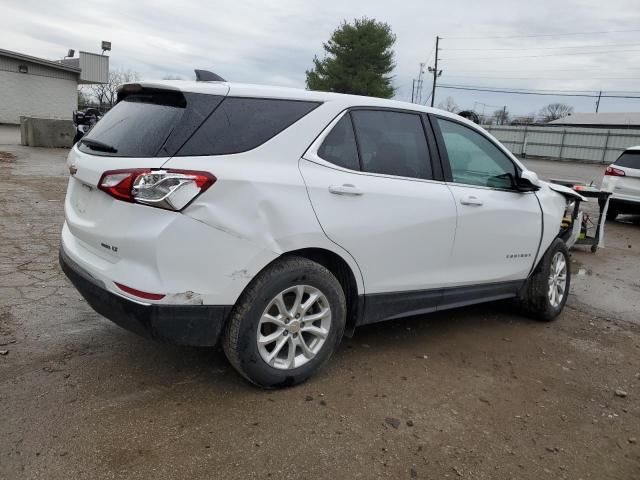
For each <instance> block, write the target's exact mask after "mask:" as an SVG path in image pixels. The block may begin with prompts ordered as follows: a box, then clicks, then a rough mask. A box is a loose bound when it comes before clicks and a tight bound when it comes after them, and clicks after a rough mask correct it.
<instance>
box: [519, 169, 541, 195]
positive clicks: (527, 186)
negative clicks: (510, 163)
mask: <svg viewBox="0 0 640 480" xmlns="http://www.w3.org/2000/svg"><path fill="white" fill-rule="evenodd" d="M541 187H542V183H541V182H540V179H539V178H538V175H537V174H536V173H535V172H532V171H531V170H523V171H522V172H520V175H519V176H518V178H516V188H517V189H518V190H520V191H521V192H535V191H536V190H540V188H541Z"/></svg>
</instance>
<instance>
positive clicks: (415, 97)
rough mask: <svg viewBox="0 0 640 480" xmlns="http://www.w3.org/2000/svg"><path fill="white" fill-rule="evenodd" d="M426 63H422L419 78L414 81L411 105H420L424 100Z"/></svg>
mask: <svg viewBox="0 0 640 480" xmlns="http://www.w3.org/2000/svg"><path fill="white" fill-rule="evenodd" d="M424 65H425V64H424V62H422V63H420V70H419V71H418V78H414V79H413V87H412V89H411V103H420V102H421V100H422V83H423V80H422V76H423V75H424Z"/></svg>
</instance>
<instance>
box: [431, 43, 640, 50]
mask: <svg viewBox="0 0 640 480" xmlns="http://www.w3.org/2000/svg"><path fill="white" fill-rule="evenodd" d="M638 46H640V44H638V43H605V44H601V45H596V44H590V45H567V46H564V47H509V48H502V47H500V48H441V49H440V50H445V51H454V50H455V51H493V50H500V51H505V50H508V51H521V50H562V49H565V48H593V47H595V48H605V47H638Z"/></svg>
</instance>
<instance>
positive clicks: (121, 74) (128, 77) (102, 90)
mask: <svg viewBox="0 0 640 480" xmlns="http://www.w3.org/2000/svg"><path fill="white" fill-rule="evenodd" d="M137 80H140V74H139V73H138V72H134V71H132V70H124V69H120V70H112V71H110V72H109V81H108V82H107V83H98V84H96V85H92V86H91V94H92V95H93V96H94V97H95V99H96V101H97V102H98V105H99V106H100V108H101V109H102V108H103V107H105V106H106V107H112V106H113V105H114V104H115V103H116V100H117V99H118V87H119V86H120V85H122V84H123V83H127V82H135V81H137Z"/></svg>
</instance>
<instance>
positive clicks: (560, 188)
mask: <svg viewBox="0 0 640 480" xmlns="http://www.w3.org/2000/svg"><path fill="white" fill-rule="evenodd" d="M542 183H544V184H546V185H547V186H548V187H549V188H550V189H551V190H553V191H555V192H558V193H560V194H562V195H564V196H565V197H568V198H577V199H579V200H580V201H582V202H588V200H587V199H586V198H585V197H583V196H582V195H580V194H579V193H578V192H576V191H575V190H573V189H571V188H569V187H565V186H564V185H558V184H557V183H550V182H542Z"/></svg>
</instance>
